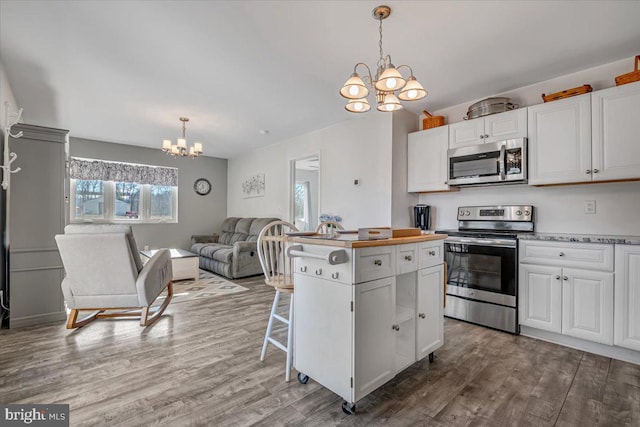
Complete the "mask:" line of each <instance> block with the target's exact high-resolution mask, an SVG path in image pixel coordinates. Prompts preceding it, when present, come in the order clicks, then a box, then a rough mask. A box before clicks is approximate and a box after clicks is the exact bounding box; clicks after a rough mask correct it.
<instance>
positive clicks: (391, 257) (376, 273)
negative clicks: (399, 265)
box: [354, 246, 396, 283]
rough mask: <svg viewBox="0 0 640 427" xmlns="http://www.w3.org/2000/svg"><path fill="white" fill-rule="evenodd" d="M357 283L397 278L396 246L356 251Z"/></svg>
mask: <svg viewBox="0 0 640 427" xmlns="http://www.w3.org/2000/svg"><path fill="white" fill-rule="evenodd" d="M354 259H355V267H354V268H355V283H362V282H368V281H370V280H376V279H382V278H384V277H391V276H395V274H396V266H395V264H396V262H395V261H396V248H395V246H378V247H371V248H361V249H355V250H354Z"/></svg>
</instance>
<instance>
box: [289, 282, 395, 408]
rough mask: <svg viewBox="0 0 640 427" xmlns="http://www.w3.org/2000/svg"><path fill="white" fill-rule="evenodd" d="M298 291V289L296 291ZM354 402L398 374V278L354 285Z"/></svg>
mask: <svg viewBox="0 0 640 427" xmlns="http://www.w3.org/2000/svg"><path fill="white" fill-rule="evenodd" d="M296 292H297V290H296ZM354 313H355V335H354V338H355V360H356V363H355V379H356V381H355V384H354V386H355V390H354V395H355V398H354V399H355V400H356V401H357V400H360V399H362V398H363V397H364V396H366V395H367V394H369V393H371V392H372V391H373V390H375V389H377V388H378V387H380V386H381V385H382V384H384V383H386V382H387V381H389V380H390V379H391V378H393V377H394V376H395V374H396V352H395V342H396V337H395V335H394V332H395V330H394V329H392V328H393V326H394V325H395V320H396V279H395V277H388V278H385V279H380V280H375V281H373V282H367V283H362V284H360V285H357V286H355V311H354Z"/></svg>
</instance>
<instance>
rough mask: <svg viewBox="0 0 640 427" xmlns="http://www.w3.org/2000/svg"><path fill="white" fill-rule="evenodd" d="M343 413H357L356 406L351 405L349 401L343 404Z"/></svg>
mask: <svg viewBox="0 0 640 427" xmlns="http://www.w3.org/2000/svg"><path fill="white" fill-rule="evenodd" d="M342 412H344V413H345V414H347V415H353V414H355V413H356V404H355V403H354V404H351V403H349V402H347V401H344V402H342Z"/></svg>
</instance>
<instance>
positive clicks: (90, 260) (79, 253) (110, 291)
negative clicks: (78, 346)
mask: <svg viewBox="0 0 640 427" xmlns="http://www.w3.org/2000/svg"><path fill="white" fill-rule="evenodd" d="M64 233H65V234H60V235H57V236H56V243H57V244H58V249H59V250H60V256H61V257H62V263H63V265H64V269H65V274H66V275H65V278H64V280H63V281H62V292H63V294H64V299H65V301H66V304H67V308H69V309H70V310H71V312H70V313H69V318H68V319H67V329H73V328H78V327H80V326H84V325H86V324H87V323H89V322H91V321H93V320H95V319H96V318H101V317H120V316H140V326H148V325H150V324H152V323H153V322H155V321H156V320H158V318H159V317H160V316H161V315H162V313H163V312H164V310H165V308H166V307H167V305H169V301H171V296H172V295H173V287H172V282H171V277H172V270H171V255H170V252H169V250H168V249H162V250H159V251H158V252H156V253H155V254H154V255H153V257H152V258H151V259H150V260H149V262H147V263H146V264H145V265H144V266H143V265H142V261H141V260H140V254H139V253H138V248H137V246H136V242H135V239H134V238H133V232H132V231H131V227H129V226H127V225H106V224H105V225H85V224H81V225H80V224H78V225H68V226H67V227H65V229H64ZM165 288H167V293H168V295H167V297H166V298H165V300H164V301H163V302H162V305H160V306H159V307H158V308H157V309H152V307H151V305H152V304H153V302H154V301H155V300H156V298H158V296H159V295H160V293H161V292H162V291H163V290H164V289H165ZM136 309H139V311H137V310H136ZM107 310H124V311H120V312H116V313H113V312H109V313H105V311H107ZM80 311H93V312H95V313H94V314H92V315H90V316H88V317H86V318H84V319H82V320H78V314H79V312H80Z"/></svg>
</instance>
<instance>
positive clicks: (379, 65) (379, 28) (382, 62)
mask: <svg viewBox="0 0 640 427" xmlns="http://www.w3.org/2000/svg"><path fill="white" fill-rule="evenodd" d="M378 20H379V21H380V25H379V26H378V32H379V33H380V41H379V42H378V46H379V47H380V59H378V68H380V67H384V52H383V51H382V14H380V15H378Z"/></svg>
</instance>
